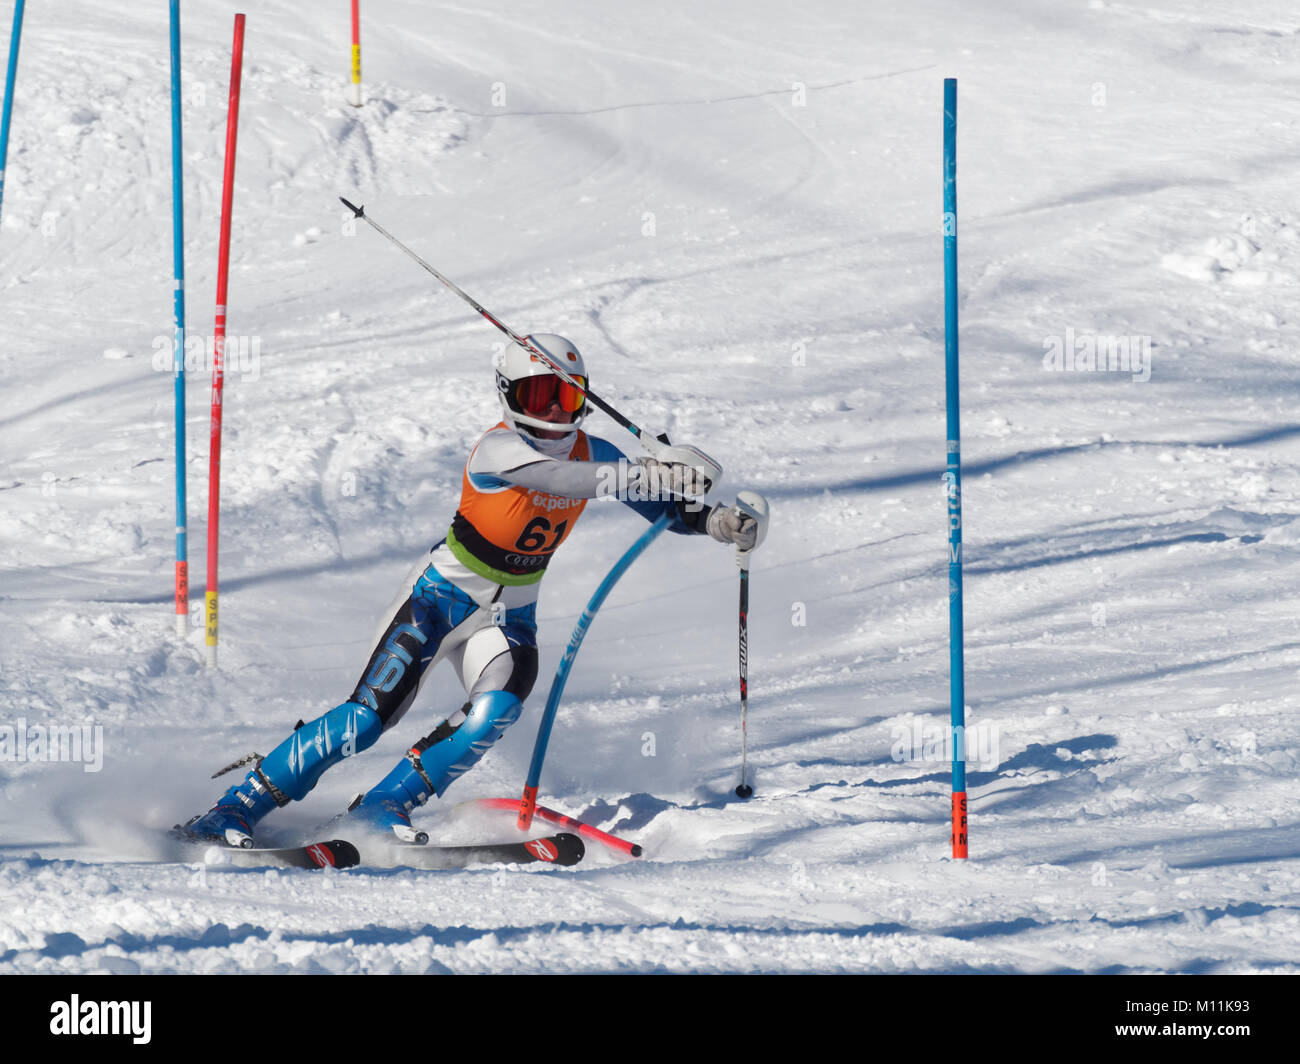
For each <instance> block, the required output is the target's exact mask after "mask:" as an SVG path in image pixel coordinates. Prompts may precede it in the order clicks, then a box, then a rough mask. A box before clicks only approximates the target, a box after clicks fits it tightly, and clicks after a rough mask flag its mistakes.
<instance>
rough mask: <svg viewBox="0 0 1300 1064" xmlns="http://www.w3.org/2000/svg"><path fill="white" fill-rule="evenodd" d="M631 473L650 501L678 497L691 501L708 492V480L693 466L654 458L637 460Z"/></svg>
mask: <svg viewBox="0 0 1300 1064" xmlns="http://www.w3.org/2000/svg"><path fill="white" fill-rule="evenodd" d="M636 461H637V466H638V467H639V468H637V469H634V470H633V472H634V473H636V474H637V487H639V488H640V489H641V490H642V491H644V492H645V493H646V494H647V495H649V497H650V498H652V499H664V498H669V497H674V496H675V497H678V498H686V499H693V498H696V497H698V496H700V495H703V494H704V493H705V492H707V491H708V490H709V478H708V477H706V476H705V475H704V474H703V473H701V472H700V471H699V470H698V469H696V468H695V467H694V466H688V465H684V464H683V463H681V462H660V461H657V460H656V459H654V458H638V459H637V460H636Z"/></svg>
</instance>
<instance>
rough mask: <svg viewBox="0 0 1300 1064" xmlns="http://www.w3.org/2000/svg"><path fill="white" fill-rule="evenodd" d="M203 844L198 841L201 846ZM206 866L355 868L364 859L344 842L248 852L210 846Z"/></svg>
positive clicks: (250, 850) (227, 847) (249, 850)
mask: <svg viewBox="0 0 1300 1064" xmlns="http://www.w3.org/2000/svg"><path fill="white" fill-rule="evenodd" d="M199 841H200V840H195V842H196V843H197V842H199ZM203 860H204V862H205V863H206V864H209V865H214V866H217V867H227V868H265V867H281V868H313V869H314V868H353V867H355V866H356V865H359V864H360V863H361V855H360V854H359V853H358V852H357V848H356V847H355V846H353V845H352V843H350V842H347V841H345V840H343V839H330V840H329V841H328V842H313V843H311V844H309V845H307V846H283V847H274V848H267V847H256V846H253V847H249V848H247V849H244V848H241V847H236V846H226V845H223V844H221V843H219V842H209V847H208V849H207V851H206V852H205V853H204V855H203Z"/></svg>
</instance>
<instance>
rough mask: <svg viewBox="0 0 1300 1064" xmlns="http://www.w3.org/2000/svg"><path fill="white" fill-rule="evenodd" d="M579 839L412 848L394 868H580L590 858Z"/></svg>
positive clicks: (564, 837)
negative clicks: (543, 865)
mask: <svg viewBox="0 0 1300 1064" xmlns="http://www.w3.org/2000/svg"><path fill="white" fill-rule="evenodd" d="M586 852H587V850H586V847H585V846H584V845H583V844H582V840H581V839H580V838H578V836H577V835H571V834H569V833H568V832H560V833H559V834H558V835H548V836H545V837H544V838H540V839H529V840H528V841H527V842H490V843H485V844H482V845H477V846H408V847H403V848H402V850H401V851H400V853H399V854H398V855H397V856H396V857H395V859H394V864H395V865H398V866H401V867H407V868H421V869H431V870H444V869H451V868H470V867H472V866H474V865H494V864H501V865H504V864H533V863H535V862H538V861H542V862H545V863H547V864H556V865H565V866H569V865H576V864H577V863H578V862H579V861H581V860H582V858H583V856H584V855H585V854H586Z"/></svg>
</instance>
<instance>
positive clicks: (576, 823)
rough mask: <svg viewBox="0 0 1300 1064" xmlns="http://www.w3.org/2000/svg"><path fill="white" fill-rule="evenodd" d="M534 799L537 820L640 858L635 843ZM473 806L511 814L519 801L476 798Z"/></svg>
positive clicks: (639, 852) (517, 807)
mask: <svg viewBox="0 0 1300 1064" xmlns="http://www.w3.org/2000/svg"><path fill="white" fill-rule="evenodd" d="M536 798H537V795H536V792H534V794H533V801H534V804H533V812H534V813H535V814H536V816H537V819H538V820H545V821H546V822H547V823H549V824H557V825H559V826H560V827H562V828H568V829H569V830H570V831H572V832H574V833H575V834H577V835H581V836H582V837H583V838H584V839H591V840H592V841H593V842H599V843H602V844H603V845H605V846H608V847H609V848H610V849H611V850H617V851H618V852H619V853H625V854H627V855H628V856H629V857H640V856H641V847H640V846H638V845H637V844H636V843H635V842H627V841H626V840H624V839H620V838H619V837H618V836H616V835H611V834H610V833H609V832H607V831H601V830H600V828H593V827H592V826H591V825H590V824H584V823H583V822H582V821H581V820H574V819H573V817H571V816H565V815H564V814H563V813H557V812H556V811H555V810H554V809H547V808H546V806H544V805H537V804H536ZM475 804H476V805H481V806H482V807H483V808H484V809H508V810H510V811H511V812H517V811H518V809H519V799H517V798H477V799H475Z"/></svg>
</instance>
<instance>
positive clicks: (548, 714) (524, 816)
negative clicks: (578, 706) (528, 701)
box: [517, 512, 673, 831]
mask: <svg viewBox="0 0 1300 1064" xmlns="http://www.w3.org/2000/svg"><path fill="white" fill-rule="evenodd" d="M672 518H673V515H672V513H671V512H670V513H666V514H664V515H663V516H662V517H660V518H659V520H657V521H656V522H655V523H654V524H653V525H651V526H650V527H649V528H647V529H646V530H645V531H644V532H642V533H641V537H640V538H639V539H638V540H637V541H636V542H635V543H633V544H632V546H630V547H629V548H628V549H627V552H626V553H625V554H624V555H623V557H621V558H620V559H619V560H618V561H617V562H615V563H614V568H612V569H611V570H610V571H609V573H608V574H607V575H606V576H605V579H604V580H602V581H601V582H600V586H599V587H598V588H596V593H595V594H594V595H592V596H591V601H590V602H588V603H587V608H586V609H585V610H583V611H582V616H581V617H579V618H578V623H577V624H576V625H575V626H574V628H573V635H571V636H570V637H569V645H568V646H567V647H566V648H565V651H564V657H562V658H561V659H560V666H559V668H557V669H556V670H555V679H554V680H552V681H551V691H550V694H548V695H547V696H546V710H545V711H544V712H543V713H542V720H541V723H540V724H539V725H538V726H537V738H536V740H534V742H533V759H532V761H531V762H530V763H529V765H528V779H527V780H526V781H525V782H524V793H523V797H522V798H521V799H520V800H519V820H518V821H517V824H518V826H519V830H520V831H527V830H528V828H529V827H530V826H531V825H532V822H533V814H534V813H535V812H536V810H537V784H538V781H539V780H540V779H541V776H542V761H543V760H544V759H545V757H546V747H547V744H548V743H549V742H550V741H551V727H552V725H554V724H555V714H556V711H557V710H558V709H559V708H560V699H561V698H562V697H563V695H564V685H565V683H566V682H567V681H568V679H569V670H570V669H571V668H573V659H574V658H576V657H577V656H578V648H579V647H581V646H582V641H583V639H584V638H586V635H587V629H588V628H590V627H591V622H592V621H593V620H595V617H596V611H597V610H598V609H600V607H601V604H602V603H603V602H604V601H605V598H606V597H607V596H608V595H609V593H610V591H611V589H612V588H613V587H614V585H615V584H617V583H618V580H619V577H621V576H622V575H623V574H624V573H625V572H627V568H628V566H630V565H631V564H632V563H633V562H634V561H636V560H637V558H639V557H640V556H641V552H642V551H644V550H645V549H646V547H648V546H650V544H651V542H653V540H654V538H655V537H656V536H657V535H659V533H660V532H662V531H663V530H664V529H665V528H667V527H668V524H669V522H670V521H671V520H672Z"/></svg>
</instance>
